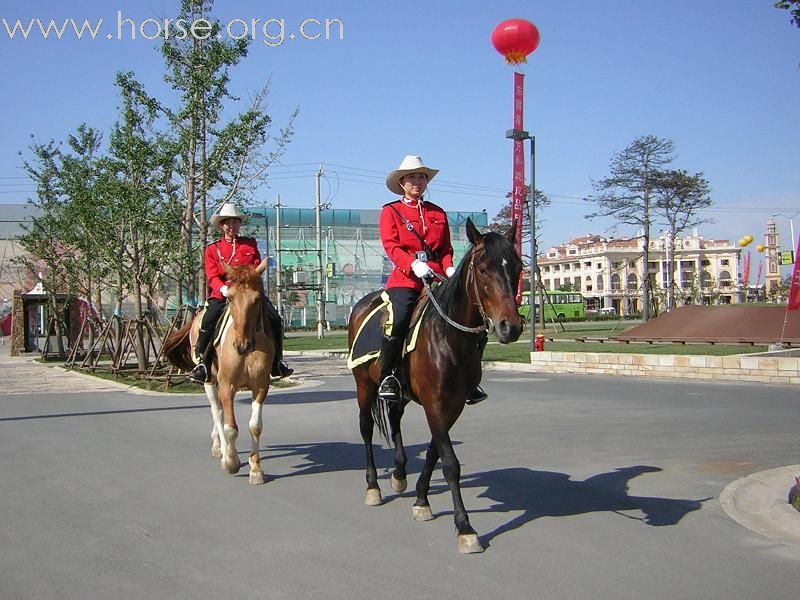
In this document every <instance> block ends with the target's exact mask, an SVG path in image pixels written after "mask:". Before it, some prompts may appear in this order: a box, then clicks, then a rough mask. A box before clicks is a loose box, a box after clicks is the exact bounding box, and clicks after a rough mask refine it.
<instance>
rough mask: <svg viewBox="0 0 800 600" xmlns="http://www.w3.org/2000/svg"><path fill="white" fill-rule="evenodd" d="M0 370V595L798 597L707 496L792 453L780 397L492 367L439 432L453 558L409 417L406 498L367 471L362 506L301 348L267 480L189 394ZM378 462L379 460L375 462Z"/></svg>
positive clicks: (790, 551) (276, 422)
mask: <svg viewBox="0 0 800 600" xmlns="http://www.w3.org/2000/svg"><path fill="white" fill-rule="evenodd" d="M3 361H4V362H3V363H2V364H0V377H2V378H3V380H4V382H5V383H4V385H5V386H6V387H7V388H8V389H9V390H11V392H9V393H2V394H0V457H2V462H1V463H0V464H2V470H1V471H0V599H2V600H16V599H24V600H38V599H59V600H87V599H103V598H109V599H114V600H127V599H145V598H146V599H148V600H153V599H171V598H176V599H177V598H180V599H183V598H186V599H192V600H198V599H203V598H211V597H218V596H223V597H231V598H246V597H249V598H266V599H270V600H272V599H283V598H291V599H298V598H324V599H326V600H328V599H334V600H338V599H342V600H344V599H347V600H358V599H362V598H363V599H367V598H369V599H373V598H384V599H388V600H394V599H404V600H405V599H412V598H413V599H429V598H430V599H433V598H436V599H438V600H443V599H450V598H452V599H489V598H502V599H517V598H519V599H523V598H525V599H528V598H536V599H551V598H552V599H559V600H562V599H584V598H585V599H589V598H591V599H592V600H605V599H608V600H611V599H615V600H617V599H628V598H630V599H637V600H641V599H652V600H655V599H660V598H664V599H667V598H669V599H670V600H674V599H681V598H686V599H703V600H711V599H720V600H722V599H724V600H732V599H743V600H744V599H747V600H750V599H752V598H765V599H771V600H779V599H784V598H785V599H790V598H791V599H793V600H796V599H797V597H798V591H799V590H800V546H798V545H792V544H785V543H778V542H774V541H771V540H769V539H767V538H765V537H762V536H760V535H759V534H757V533H754V532H752V531H750V530H748V529H746V528H744V527H742V526H741V525H739V524H738V523H736V522H735V521H733V519H731V518H730V517H728V516H727V515H726V513H725V512H724V511H723V510H722V509H721V507H720V505H719V501H718V497H719V495H720V493H721V492H722V490H723V488H724V487H725V486H726V485H727V484H729V483H730V482H732V481H734V480H736V479H738V478H740V477H742V476H744V475H747V474H749V473H753V472H757V471H762V470H765V469H770V468H775V467H779V466H782V465H788V464H795V463H798V462H800V460H798V458H800V427H799V426H800V395H799V394H798V391H797V389H796V388H790V387H779V386H763V385H741V384H738V385H731V384H717V383H687V382H682V381H675V382H673V381H649V380H643V379H634V378H614V377H603V376H594V377H589V376H574V375H540V374H533V373H519V372H504V371H498V370H493V371H488V372H487V373H486V374H485V376H484V383H485V387H486V388H487V390H488V391H489V393H490V395H491V397H490V399H489V400H487V401H486V402H484V403H483V404H480V405H477V406H474V407H468V408H467V410H466V411H465V413H464V415H463V416H462V418H461V420H460V421H459V422H458V423H457V425H456V427H455V428H454V431H453V439H454V440H456V442H457V445H456V452H457V453H458V456H459V458H460V460H461V464H462V478H463V485H464V488H463V490H464V498H465V503H466V506H467V508H468V510H469V511H470V516H471V521H472V524H473V526H474V527H475V528H476V529H477V530H478V532H479V534H480V536H481V540H482V542H483V543H484V545H485V546H486V547H487V548H486V551H485V552H484V553H483V554H475V555H460V554H458V553H457V550H456V538H455V534H454V529H453V522H452V504H451V500H450V495H449V492H447V491H446V487H445V485H444V482H443V479H442V478H441V471H438V470H437V472H436V473H435V476H434V481H433V494H432V495H431V504H432V508H433V511H434V515H435V517H436V518H435V519H434V520H433V521H430V522H427V523H416V522H414V521H412V519H411V505H412V503H413V487H414V484H415V482H416V475H417V473H418V472H419V469H420V467H421V465H422V458H423V454H424V449H425V447H426V445H427V429H426V425H425V422H424V418H423V414H422V412H421V410H420V409H419V408H418V407H415V406H412V407H409V410H408V411H407V414H406V418H405V420H404V425H405V428H404V437H405V441H406V444H407V448H408V451H409V457H410V461H409V466H410V479H409V491H408V492H406V493H405V494H403V495H402V496H399V497H398V496H396V495H394V494H392V493H391V492H390V488H389V486H388V480H387V477H388V471H387V470H383V471H382V488H383V492H384V496H385V498H386V499H387V502H386V503H385V504H384V505H383V506H380V507H368V506H365V505H364V487H365V483H364V472H363V449H362V445H361V440H360V437H359V433H358V427H357V413H356V405H355V400H354V387H353V383H352V378H351V377H350V376H349V375H347V374H346V372H345V371H344V370H343V369H342V366H341V363H342V361H341V359H323V358H319V357H308V356H303V357H295V358H294V359H293V360H292V366H294V367H295V368H296V369H298V374H302V375H305V376H306V377H307V378H308V379H309V381H308V383H307V384H306V385H305V386H303V387H301V388H299V389H295V390H292V391H282V392H277V393H274V394H271V395H270V397H269V399H268V406H267V408H265V411H264V435H263V436H262V448H263V452H262V455H263V456H264V457H265V460H264V462H263V465H264V470H265V472H266V473H267V474H268V476H270V477H271V481H269V482H268V483H267V484H265V485H263V486H250V485H248V483H247V467H246V465H245V466H244V467H243V468H242V471H241V473H240V474H239V475H238V476H231V475H228V474H227V473H225V472H223V471H221V470H220V468H219V466H218V462H217V460H216V459H212V458H211V457H210V440H209V431H210V419H209V411H208V407H207V403H206V401H205V398H204V396H202V395H188V396H163V395H142V394H132V393H129V392H126V391H122V390H117V389H114V386H113V385H108V384H102V385H100V387H99V389H97V390H95V391H89V390H90V388H92V387H93V385H94V384H93V383H92V382H89V381H88V380H86V379H84V378H81V377H78V376H73V375H68V374H63V373H61V372H59V371H57V370H54V369H52V368H48V367H41V366H38V365H31V364H29V363H24V365H22V364H20V363H19V362H17V363H14V361H13V360H10V359H7V358H4V359H3ZM16 373H19V375H17V374H16ZM315 373H320V374H321V375H319V376H318V377H317V376H315ZM18 377H23V378H25V381H22V382H20V381H17V378H18ZM26 382H27V383H29V384H31V388H30V389H32V390H34V391H25V387H26ZM241 399H242V401H241V402H240V403H239V412H238V418H239V423H240V426H241V430H242V436H240V444H239V450H240V455H241V456H242V460H243V461H245V460H246V454H247V449H248V446H249V443H248V441H247V435H246V422H247V419H248V418H249V403H248V401H247V398H246V396H241ZM378 459H379V461H380V462H381V464H382V465H383V466H385V467H388V466H389V463H390V459H391V456H390V453H389V451H387V450H381V451H379V452H378ZM787 492H788V490H787Z"/></svg>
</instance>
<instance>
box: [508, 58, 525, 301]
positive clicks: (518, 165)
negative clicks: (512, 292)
mask: <svg viewBox="0 0 800 600" xmlns="http://www.w3.org/2000/svg"><path fill="white" fill-rule="evenodd" d="M523 77H524V75H523V74H522V73H518V72H517V71H514V129H517V130H521V129H522V127H523V118H522V94H523V87H524V84H523V81H524V80H523ZM523 144H524V142H523V141H522V140H516V139H515V140H514V171H513V187H512V189H511V219H512V220H513V221H516V223H517V238H516V240H515V241H516V246H517V254H519V255H520V256H522V205H523V202H524V198H523V196H524V194H525V149H524V147H523ZM521 301H522V277H520V279H519V286H518V289H517V304H520V302H521Z"/></svg>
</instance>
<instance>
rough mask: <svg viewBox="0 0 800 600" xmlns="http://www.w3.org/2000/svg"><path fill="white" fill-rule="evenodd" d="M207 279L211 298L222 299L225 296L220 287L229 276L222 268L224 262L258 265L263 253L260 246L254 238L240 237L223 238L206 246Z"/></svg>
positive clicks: (236, 264)
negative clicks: (260, 252) (259, 248)
mask: <svg viewBox="0 0 800 600" xmlns="http://www.w3.org/2000/svg"><path fill="white" fill-rule="evenodd" d="M205 258H206V280H207V281H208V287H209V290H210V291H209V294H208V297H209V298H216V299H217V300H222V299H223V298H225V296H223V295H222V292H220V291H219V290H220V288H221V287H222V286H223V285H225V282H226V281H227V279H228V277H227V275H225V271H224V269H223V268H222V262H223V261H224V262H226V263H228V264H229V265H231V266H232V267H238V266H239V265H253V266H254V267H255V266H258V264H259V263H260V262H261V255H260V254H259V253H258V246H257V245H256V241H255V240H254V239H253V238H247V237H240V238H236V239H235V240H234V241H233V242H228V241H226V240H225V238H221V239H219V240H217V241H216V242H214V243H213V244H209V245H208V246H206V256H205Z"/></svg>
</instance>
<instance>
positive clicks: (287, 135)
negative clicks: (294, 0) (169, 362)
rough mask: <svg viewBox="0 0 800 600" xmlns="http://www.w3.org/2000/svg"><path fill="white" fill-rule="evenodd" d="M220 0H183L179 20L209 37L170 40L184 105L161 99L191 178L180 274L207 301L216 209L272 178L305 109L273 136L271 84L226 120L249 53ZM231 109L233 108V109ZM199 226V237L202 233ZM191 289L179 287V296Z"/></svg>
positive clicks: (167, 47)
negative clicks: (207, 257) (219, 11)
mask: <svg viewBox="0 0 800 600" xmlns="http://www.w3.org/2000/svg"><path fill="white" fill-rule="evenodd" d="M212 8H213V0H182V2H181V9H180V14H179V15H178V18H180V19H184V20H185V21H186V22H194V23H200V22H202V21H205V24H206V25H207V28H208V32H209V34H208V36H207V37H206V36H203V38H200V37H195V36H186V37H185V39H179V38H178V37H173V38H170V39H168V40H166V41H165V43H164V44H163V46H162V54H163V56H164V61H165V68H166V74H165V79H166V81H167V82H168V83H169V84H170V86H171V87H172V88H173V90H175V92H177V94H178V97H179V104H178V106H177V107H174V108H170V107H167V106H166V105H165V104H164V103H156V105H157V106H158V108H159V110H160V112H161V114H162V115H163V116H164V117H165V118H166V119H167V120H168V123H169V127H170V129H171V130H173V131H175V132H176V133H175V136H176V139H175V141H176V151H177V153H178V157H179V167H178V172H179V173H181V176H182V179H183V181H182V182H180V183H181V185H180V188H181V189H182V190H183V199H182V204H183V213H182V217H181V220H180V223H181V236H180V239H181V242H182V249H183V257H182V259H181V260H179V261H177V266H178V273H177V278H178V279H179V280H181V281H183V282H185V283H186V284H187V293H188V295H189V297H190V298H192V299H198V298H199V299H201V300H202V299H205V292H206V287H205V278H204V276H203V269H202V268H201V267H202V261H203V250H204V248H205V246H206V244H207V242H208V225H209V214H210V213H213V212H214V211H215V210H216V209H217V208H218V207H219V206H221V205H222V204H223V203H225V202H237V201H239V202H241V201H242V200H243V199H246V198H249V197H250V195H251V194H252V193H253V191H254V190H255V189H256V188H257V187H258V186H259V185H260V184H262V183H263V182H264V181H265V180H266V176H267V171H268V168H269V166H270V165H271V164H272V163H273V162H274V161H275V160H276V159H277V158H278V157H279V156H280V155H281V154H282V153H283V152H284V150H285V148H286V145H287V144H288V143H289V141H290V140H291V138H292V135H293V124H294V119H295V118H296V116H297V110H295V111H294V113H293V114H292V115H291V116H290V117H289V120H288V123H287V125H286V126H285V127H283V128H282V129H280V131H279V133H277V134H276V135H274V136H273V134H272V131H271V126H272V119H271V118H270V116H269V115H268V114H267V112H266V101H267V98H268V96H269V92H270V86H269V82H267V83H266V84H265V85H263V86H262V87H261V88H260V89H258V90H256V91H255V93H253V94H252V96H251V99H250V103H249V106H248V107H247V108H246V109H245V110H244V111H242V112H240V113H239V114H237V115H235V116H234V117H233V118H232V119H230V120H228V121H225V120H224V118H223V110H224V109H226V103H229V102H235V101H237V100H238V98H235V97H233V96H232V95H231V94H230V91H229V83H230V71H231V69H232V68H233V67H235V66H236V65H237V64H239V62H241V61H242V60H243V59H244V58H245V57H246V56H247V53H248V45H249V41H248V40H243V39H242V40H226V39H224V38H223V36H218V34H219V33H220V25H219V23H218V21H216V20H215V19H213V18H212V17H211V16H210V15H211V11H212ZM127 85H128V86H129V89H130V90H131V92H133V93H135V94H138V95H140V96H141V97H142V98H143V100H142V101H143V102H151V101H152V102H154V100H152V99H151V98H149V97H148V96H147V95H146V93H145V91H144V89H143V87H142V86H141V84H139V83H138V82H137V81H136V80H135V79H134V78H133V77H132V76H131V77H129V78H128V82H127ZM228 110H229V109H228ZM195 231H197V232H198V233H197V237H196V238H195ZM182 293H183V287H182V286H179V302H182Z"/></svg>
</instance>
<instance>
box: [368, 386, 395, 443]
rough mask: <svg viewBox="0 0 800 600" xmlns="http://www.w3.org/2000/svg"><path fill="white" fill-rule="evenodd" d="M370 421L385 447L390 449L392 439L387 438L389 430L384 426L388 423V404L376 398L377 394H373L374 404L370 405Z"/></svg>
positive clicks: (378, 397)
mask: <svg viewBox="0 0 800 600" xmlns="http://www.w3.org/2000/svg"><path fill="white" fill-rule="evenodd" d="M372 420H373V421H374V422H375V426H376V427H377V428H378V431H380V433H381V435H382V436H383V439H384V440H385V441H386V445H387V446H389V447H391V445H392V439H391V437H390V436H389V428H388V427H387V425H386V423H387V422H388V421H389V403H388V402H387V401H386V400H384V399H383V398H381V397H380V396H378V394H377V393H376V394H375V402H373V403H372Z"/></svg>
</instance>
